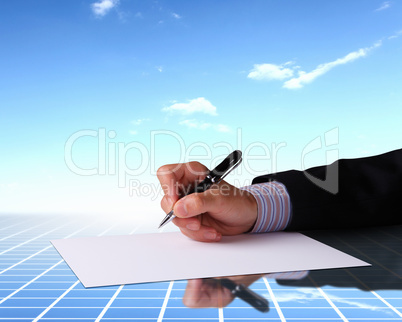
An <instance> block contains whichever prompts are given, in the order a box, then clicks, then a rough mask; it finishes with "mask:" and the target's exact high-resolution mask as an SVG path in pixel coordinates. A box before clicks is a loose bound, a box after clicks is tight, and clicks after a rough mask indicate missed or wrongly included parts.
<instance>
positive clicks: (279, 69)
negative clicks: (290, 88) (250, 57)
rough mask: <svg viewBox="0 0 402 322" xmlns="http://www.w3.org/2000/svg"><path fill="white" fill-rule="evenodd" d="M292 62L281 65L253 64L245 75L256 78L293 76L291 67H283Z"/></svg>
mask: <svg viewBox="0 0 402 322" xmlns="http://www.w3.org/2000/svg"><path fill="white" fill-rule="evenodd" d="M290 64H292V62H288V63H285V64H283V65H275V64H255V65H254V68H253V69H252V70H251V71H250V73H249V74H248V75H247V77H248V78H252V79H256V80H273V79H279V80H282V79H285V78H289V77H292V76H293V73H294V71H293V69H290V68H287V67H284V66H287V65H290Z"/></svg>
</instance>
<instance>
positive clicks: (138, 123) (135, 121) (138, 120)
mask: <svg viewBox="0 0 402 322" xmlns="http://www.w3.org/2000/svg"><path fill="white" fill-rule="evenodd" d="M144 121H149V119H146V118H144V119H136V120H133V121H131V123H132V124H134V125H140V124H141V123H143V122H144Z"/></svg>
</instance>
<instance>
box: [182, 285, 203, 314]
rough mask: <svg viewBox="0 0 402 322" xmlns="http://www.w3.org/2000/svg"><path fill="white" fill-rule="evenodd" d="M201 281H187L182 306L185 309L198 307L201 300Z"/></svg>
mask: <svg viewBox="0 0 402 322" xmlns="http://www.w3.org/2000/svg"><path fill="white" fill-rule="evenodd" d="M201 288H202V279H200V278H198V279H193V280H188V282H187V287H186V291H185V292H184V296H183V304H184V305H185V306H187V307H191V308H196V307H200V306H201V305H202V303H200V300H202V298H203V294H202V290H201Z"/></svg>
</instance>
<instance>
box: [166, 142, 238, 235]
mask: <svg viewBox="0 0 402 322" xmlns="http://www.w3.org/2000/svg"><path fill="white" fill-rule="evenodd" d="M240 162H241V152H240V151H239V150H236V151H233V152H232V153H230V154H229V155H228V156H227V157H226V158H225V160H223V161H222V162H221V163H219V164H218V165H217V166H216V168H215V169H213V170H212V171H210V172H209V174H208V175H207V176H206V178H205V179H204V180H203V181H201V182H200V183H199V184H198V185H197V186H196V187H195V188H194V189H192V190H191V191H190V192H188V193H187V194H186V195H189V194H192V193H194V192H204V191H205V190H208V189H209V188H210V187H211V186H212V185H213V184H217V183H219V182H220V181H221V180H222V179H223V178H224V177H226V176H227V175H228V174H229V172H230V171H232V170H233V169H234V168H236V167H237V166H238V165H239V164H240ZM175 217H176V216H175V214H174V213H173V209H172V210H171V211H170V212H169V213H168V214H167V215H166V217H165V218H164V219H163V220H162V222H161V224H160V225H159V228H161V227H163V226H165V225H166V224H167V223H168V222H171V221H172V220H173V218H175Z"/></svg>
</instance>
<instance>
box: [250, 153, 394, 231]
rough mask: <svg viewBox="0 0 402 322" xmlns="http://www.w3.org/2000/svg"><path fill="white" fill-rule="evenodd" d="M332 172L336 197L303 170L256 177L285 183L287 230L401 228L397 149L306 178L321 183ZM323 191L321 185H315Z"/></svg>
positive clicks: (258, 180) (317, 171)
mask: <svg viewBox="0 0 402 322" xmlns="http://www.w3.org/2000/svg"><path fill="white" fill-rule="evenodd" d="M332 171H334V172H335V173H336V172H337V174H338V175H337V176H336V180H337V183H338V189H337V190H338V192H337V193H331V192H328V191H326V190H325V189H323V188H321V187H320V185H317V184H315V183H313V182H312V181H311V180H310V179H309V178H308V177H307V176H306V174H305V172H303V171H297V170H290V171H285V172H280V173H275V174H270V175H264V176H261V177H257V178H255V179H254V180H253V184H254V183H261V182H267V181H273V180H276V181H279V182H282V183H283V184H285V186H286V188H287V190H288V192H289V195H290V200H291V202H292V217H291V221H290V224H289V225H288V228H287V230H309V229H326V228H352V227H362V226H373V225H395V224H402V149H400V150H396V151H392V152H388V153H385V154H381V155H377V156H373V157H366V158H360V159H340V160H338V161H336V162H334V163H332V164H331V165H328V166H321V167H315V168H311V169H309V170H307V173H308V174H310V175H312V176H314V177H316V178H320V179H322V180H324V179H325V178H326V173H327V172H328V173H331V172H332ZM321 186H323V185H321Z"/></svg>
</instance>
